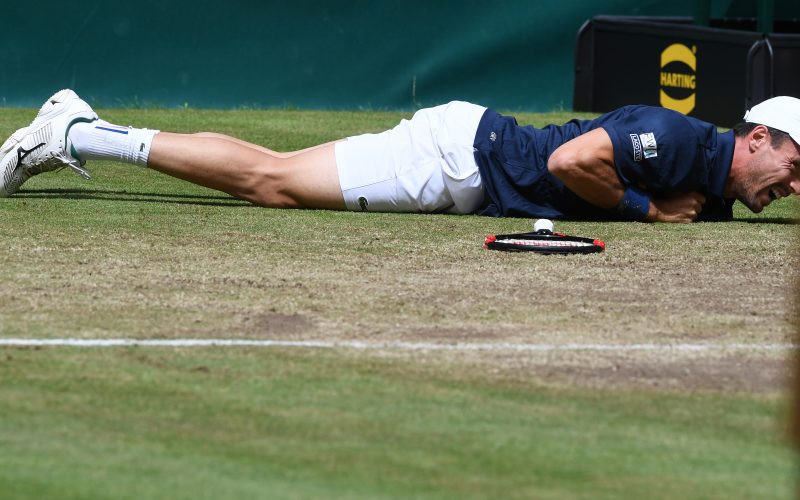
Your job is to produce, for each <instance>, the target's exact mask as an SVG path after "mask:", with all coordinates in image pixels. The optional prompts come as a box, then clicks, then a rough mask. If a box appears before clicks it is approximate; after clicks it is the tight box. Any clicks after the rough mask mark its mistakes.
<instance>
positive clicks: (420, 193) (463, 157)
mask: <svg viewBox="0 0 800 500" xmlns="http://www.w3.org/2000/svg"><path fill="white" fill-rule="evenodd" d="M484 111H486V108H484V107H482V106H477V105H475V104H470V103H467V102H459V101H454V102H451V103H449V104H444V105H442V106H436V107H435V108H428V109H422V110H419V111H417V112H416V113H415V114H414V116H413V117H412V118H411V120H402V121H401V122H400V124H399V125H397V126H396V127H395V128H393V129H391V130H387V131H386V132H382V133H380V134H364V135H359V136H355V137H349V138H347V139H346V140H344V141H341V142H338V143H336V146H335V148H336V167H337V169H338V171H339V184H340V186H341V188H342V194H343V195H344V200H345V203H346V204H347V209H348V210H364V211H370V212H448V213H459V214H466V213H472V212H474V211H475V210H477V209H478V208H479V207H480V205H481V203H482V202H483V198H484V190H483V185H482V183H481V177H480V174H479V172H478V165H477V164H476V163H475V156H474V154H473V152H474V151H475V149H474V148H473V143H474V141H475V133H476V132H477V130H478V123H479V122H480V120H481V117H482V116H483V112H484Z"/></svg>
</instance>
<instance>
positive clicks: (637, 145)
mask: <svg viewBox="0 0 800 500" xmlns="http://www.w3.org/2000/svg"><path fill="white" fill-rule="evenodd" d="M631 142H632V143H633V161H642V142H641V141H640V140H639V136H638V135H637V134H631Z"/></svg>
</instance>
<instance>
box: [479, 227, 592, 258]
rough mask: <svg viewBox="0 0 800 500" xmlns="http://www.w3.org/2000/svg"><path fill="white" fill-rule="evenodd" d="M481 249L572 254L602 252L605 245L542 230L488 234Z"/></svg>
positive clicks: (588, 239) (589, 239)
mask: <svg viewBox="0 0 800 500" xmlns="http://www.w3.org/2000/svg"><path fill="white" fill-rule="evenodd" d="M483 247H484V248H486V249H489V250H502V251H506V252H536V253H543V254H572V253H596V252H602V251H603V250H605V248H606V244H605V242H603V240H598V239H593V238H583V237H581V236H568V235H566V234H563V233H551V232H550V231H547V230H543V231H536V232H533V233H516V234H498V235H493V234H490V235H489V236H487V237H486V238H485V239H484V241H483Z"/></svg>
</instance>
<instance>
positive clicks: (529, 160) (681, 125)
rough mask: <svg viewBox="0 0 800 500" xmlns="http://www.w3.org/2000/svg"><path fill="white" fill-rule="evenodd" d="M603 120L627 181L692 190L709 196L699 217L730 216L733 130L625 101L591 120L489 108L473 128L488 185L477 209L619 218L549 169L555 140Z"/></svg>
mask: <svg viewBox="0 0 800 500" xmlns="http://www.w3.org/2000/svg"><path fill="white" fill-rule="evenodd" d="M598 127H602V128H603V129H604V130H605V131H606V132H607V133H608V135H609V137H610V138H611V142H612V144H613V146H614V165H615V168H616V170H617V174H618V175H619V178H620V179H621V180H622V182H623V184H625V185H626V186H636V187H639V188H640V189H642V190H644V191H645V192H647V193H648V194H649V195H650V196H652V197H655V198H665V197H669V196H672V195H675V194H679V193H688V192H691V191H697V192H699V193H702V194H703V195H705V196H706V203H705V205H703V211H702V212H701V214H700V217H699V218H698V220H730V219H731V217H732V206H733V202H734V200H732V199H725V198H724V197H723V195H722V193H723V189H724V188H725V183H726V181H727V179H728V174H729V172H730V167H731V161H732V160H733V146H734V139H733V132H732V131H731V132H726V133H718V132H717V129H716V127H715V126H714V125H712V124H710V123H706V122H703V121H700V120H698V119H696V118H692V117H689V116H685V115H683V114H681V113H678V112H676V111H672V110H669V109H665V108H658V107H652V106H625V107H623V108H620V109H618V110H616V111H612V112H610V113H606V114H604V115H602V116H600V117H598V118H596V119H594V120H572V121H570V122H568V123H565V124H564V125H560V126H557V125H548V126H546V127H544V128H541V129H537V128H534V127H532V126H526V127H520V126H519V125H518V124H517V121H516V119H514V118H513V117H510V116H503V115H500V114H499V113H496V112H495V111H493V110H491V109H488V110H486V112H485V113H484V115H483V117H482V118H481V121H480V124H479V125H478V131H477V133H476V135H475V143H474V147H475V161H476V162H477V163H478V168H479V170H480V174H481V179H482V181H483V183H484V186H485V188H486V193H487V200H486V202H485V206H484V207H483V208H482V209H481V210H479V213H480V214H483V215H492V216H504V217H540V218H548V219H588V220H604V219H619V218H620V216H619V215H618V214H616V213H615V212H613V211H608V210H604V209H602V208H600V207H597V206H595V205H592V204H590V203H588V202H587V201H585V200H583V199H582V198H581V197H579V196H578V195H576V194H575V193H573V192H572V191H570V190H569V189H567V187H566V186H564V183H563V182H561V181H560V180H559V179H558V178H556V177H555V176H553V175H551V174H550V172H549V171H548V170H547V160H548V158H550V155H551V154H552V153H553V151H555V150H556V149H557V148H558V147H559V146H561V145H562V144H564V143H565V142H567V141H569V140H570V139H573V138H575V137H577V136H579V135H581V134H584V133H586V132H588V131H590V130H594V129H596V128H598Z"/></svg>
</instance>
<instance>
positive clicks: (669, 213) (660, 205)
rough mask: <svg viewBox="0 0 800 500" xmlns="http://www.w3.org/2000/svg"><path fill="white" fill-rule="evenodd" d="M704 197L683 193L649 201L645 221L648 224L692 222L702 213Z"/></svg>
mask: <svg viewBox="0 0 800 500" xmlns="http://www.w3.org/2000/svg"><path fill="white" fill-rule="evenodd" d="M705 202H706V197H705V196H703V195H702V194H700V193H685V194H680V195H677V196H675V197H672V198H662V199H656V198H651V199H650V210H649V211H648V213H647V220H648V221H650V222H682V223H688V222H693V221H694V220H695V219H697V216H698V215H700V212H702V211H703V204H704V203H705Z"/></svg>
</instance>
